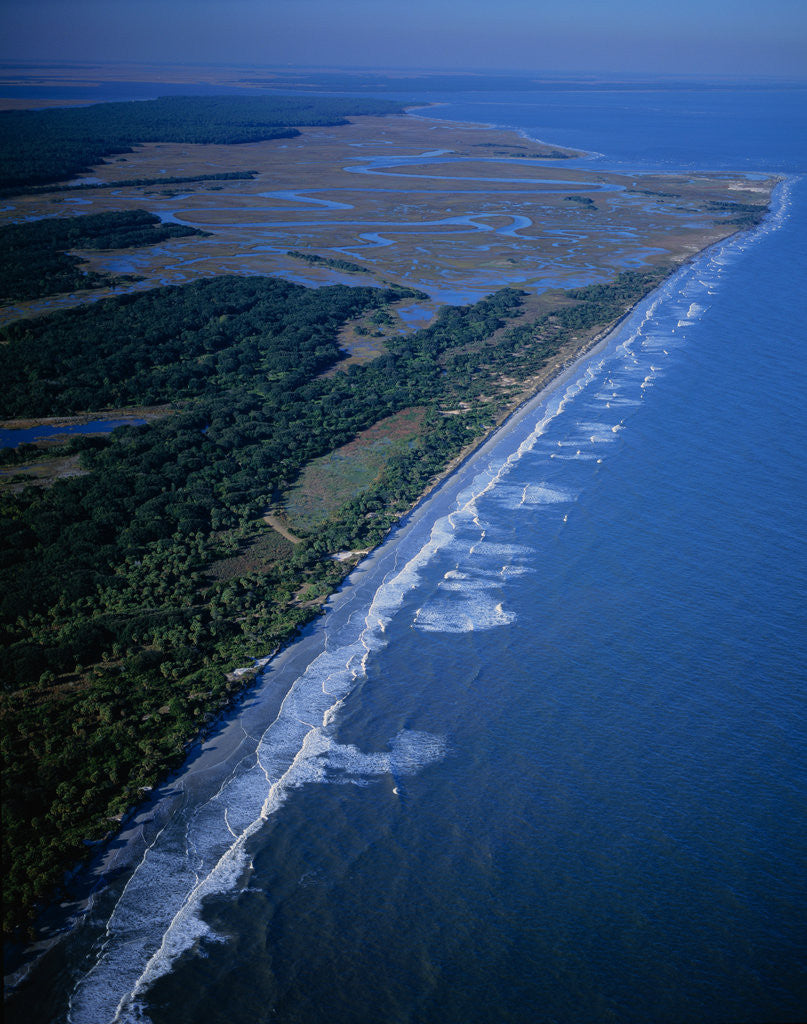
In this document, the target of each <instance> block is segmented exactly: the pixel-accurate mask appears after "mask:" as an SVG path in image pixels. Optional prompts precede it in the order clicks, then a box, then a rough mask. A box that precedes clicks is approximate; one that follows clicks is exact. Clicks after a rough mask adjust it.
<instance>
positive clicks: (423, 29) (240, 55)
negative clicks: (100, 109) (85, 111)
mask: <svg viewBox="0 0 807 1024" xmlns="http://www.w3.org/2000/svg"><path fill="white" fill-rule="evenodd" d="M0 30H2V31H0V40H2V41H0V57H2V58H4V59H26V60H38V59H39V60H85V59H89V60H111V61H129V60H134V61H172V62H193V63H195V62H219V63H246V64H264V65H268V66H278V65H286V64H293V65H305V66H311V65H316V66H323V65H324V66H338V65H347V66H355V67H373V68H384V67H389V68H393V67H395V68H447V69H451V68H465V69H480V70H484V69H501V70H532V71H553V70H554V71H612V72H614V71H616V72H619V71H626V72H650V71H660V72H667V73H676V72H678V73H684V74H690V73H707V72H713V73H717V74H754V75H796V76H799V77H807V0H553V2H551V3H550V2H548V0H0Z"/></svg>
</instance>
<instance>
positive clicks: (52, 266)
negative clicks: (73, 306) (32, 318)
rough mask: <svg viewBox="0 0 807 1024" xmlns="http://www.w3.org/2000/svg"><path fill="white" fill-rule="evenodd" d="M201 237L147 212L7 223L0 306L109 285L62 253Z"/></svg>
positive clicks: (1, 240)
mask: <svg viewBox="0 0 807 1024" xmlns="http://www.w3.org/2000/svg"><path fill="white" fill-rule="evenodd" d="M201 234H203V232H201V231H199V230H197V229H196V228H191V227H185V226H184V225H182V224H162V223H161V222H160V218H159V217H157V216H155V215H154V214H153V213H147V212H146V211H145V210H132V211H130V212H120V213H91V214H86V215H85V216H82V217H47V218H45V219H43V220H33V221H25V222H24V223H21V224H9V225H7V226H5V227H2V228H0V303H9V302H21V301H25V300H28V299H39V298H42V297H44V296H46V295H55V294H58V293H59V292H68V291H75V290H76V289H79V288H100V287H104V286H106V285H109V284H111V283H113V279H112V278H110V277H109V276H108V275H106V274H97V273H95V272H92V271H82V270H81V262H82V261H81V260H80V259H79V258H78V257H77V256H71V255H69V254H68V253H67V252H65V250H66V249H129V248H134V247H140V246H145V245H156V244H157V243H158V242H165V241H167V240H168V239H170V238H180V237H183V236H187V235H201Z"/></svg>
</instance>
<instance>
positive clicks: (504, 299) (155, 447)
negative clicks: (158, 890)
mask: <svg viewBox="0 0 807 1024" xmlns="http://www.w3.org/2000/svg"><path fill="white" fill-rule="evenodd" d="M651 283H652V278H651V277H650V276H649V275H640V274H628V275H623V276H622V278H620V281H619V283H618V284H617V285H616V286H615V288H613V289H610V288H609V287H608V286H597V288H595V289H577V290H575V291H574V292H573V293H567V295H566V299H565V300H564V301H565V303H566V304H565V305H563V306H562V308H560V309H557V310H555V312H553V313H551V314H547V316H546V317H544V318H543V319H540V320H539V321H537V322H536V323H533V324H530V325H526V326H524V325H522V326H518V327H510V328H507V326H506V325H507V322H508V320H509V319H510V318H512V317H513V316H514V315H515V314H517V313H518V312H519V310H520V308H521V302H522V294H521V293H520V292H518V291H515V290H513V289H505V290H503V291H501V292H498V293H496V294H495V295H493V296H491V297H490V298H488V299H485V300H483V301H482V302H479V303H477V304H475V305H473V306H469V307H462V308H451V307H449V308H445V309H443V310H442V311H441V312H440V314H439V316H438V318H437V320H436V322H435V323H434V324H433V325H432V326H430V327H429V328H426V329H424V330H421V331H418V332H415V333H413V334H410V335H409V336H407V337H396V338H394V339H390V340H389V342H388V351H387V352H386V353H385V354H383V355H382V356H380V357H379V358H378V359H376V360H374V361H373V362H371V363H368V364H365V365H363V366H356V365H353V366H350V367H349V369H348V370H347V371H345V372H341V373H336V374H329V375H327V376H323V372H322V371H323V370H325V369H328V368H330V367H333V366H334V365H335V364H336V363H337V362H338V360H339V359H340V358H341V354H340V351H339V347H338V331H339V328H340V326H341V325H342V324H343V323H345V322H346V320H348V319H350V318H354V317H356V316H358V315H360V314H361V313H363V312H365V311H368V310H372V309H378V310H383V309H384V307H385V306H386V305H387V304H388V303H390V302H392V301H394V300H396V299H398V298H404V297H406V296H407V295H410V296H411V294H412V293H407V292H403V291H401V290H400V289H399V290H387V291H381V290H378V289H364V288H358V289H355V288H347V287H343V286H334V287H329V288H321V289H305V288H301V287H299V286H296V285H293V284H290V283H288V282H285V281H276V280H270V279H263V278H255V277H249V278H230V277H228V278H217V279H213V280H208V281H200V282H196V283H194V284H191V285H186V286H183V287H179V288H161V289H155V290H153V291H149V292H146V293H140V294H137V295H128V296H123V297H120V298H115V299H110V300H104V301H102V302H100V303H96V304H93V306H92V307H91V308H89V309H77V310H69V311H65V312H62V313H59V314H55V315H53V316H51V317H48V318H43V319H41V320H37V321H30V322H28V323H25V324H17V325H14V326H12V328H9V329H8V330H7V331H6V332H5V334H4V339H5V340H6V341H7V344H6V346H5V348H4V355H6V354H8V356H9V361H10V363H9V365H13V366H14V368H15V369H14V373H13V387H12V388H10V389H9V388H5V389H4V391H8V392H9V394H10V397H9V399H8V400H7V405H6V407H5V409H4V411H3V412H2V413H1V414H0V415H12V412H11V410H13V414H14V415H21V414H30V413H32V412H34V411H36V414H37V415H44V414H46V413H53V412H56V411H59V412H65V413H67V412H75V411H78V410H79V409H83V408H86V407H87V406H88V404H89V405H90V407H95V408H98V407H99V406H103V405H109V404H113V405H114V404H116V403H118V402H120V401H127V402H133V401H139V400H148V401H150V402H172V403H174V406H175V409H176V411H175V412H174V413H173V414H172V415H170V416H168V417H166V418H165V419H162V420H160V421H156V422H153V423H151V424H150V425H148V426H144V427H139V428H126V429H122V430H119V431H117V432H115V434H114V435H113V436H112V437H111V438H98V437H95V438H89V437H88V438H75V439H73V440H72V441H71V442H69V444H68V445H67V446H66V447H67V450H69V451H70V452H71V453H73V454H74V455H75V454H78V455H79V456H80V459H81V463H82V466H83V469H84V471H85V475H83V476H77V477H71V478H69V479H62V480H59V481H57V482H56V483H55V484H54V485H53V486H51V487H50V488H48V489H44V488H38V487H34V486H29V487H27V488H25V489H24V490H22V491H20V492H11V491H9V490H6V491H5V492H4V493H2V523H3V537H2V544H0V552H1V554H0V637H1V638H2V646H3V650H2V654H0V675H2V678H3V680H4V686H5V689H4V693H3V696H2V715H3V737H2V750H3V760H4V772H3V787H4V791H3V801H4V808H5V811H4V825H5V828H4V832H3V844H4V863H5V864H6V865H7V866H8V867H7V876H6V917H5V925H6V927H11V926H13V925H15V924H16V923H18V922H20V921H21V920H23V919H24V917H25V915H26V914H27V913H29V912H30V911H31V908H32V907H33V906H34V905H35V904H36V901H37V900H41V899H44V898H45V897H47V896H48V894H49V893H51V892H52V887H53V886H54V885H55V884H57V883H58V882H59V880H60V877H61V873H62V871H64V869H65V867H66V866H68V865H69V864H70V862H71V861H72V860H74V859H75V858H77V857H78V856H80V854H81V853H82V851H83V850H84V849H85V847H84V845H83V841H84V840H87V839H95V838H98V837H99V836H102V835H103V834H104V833H105V832H106V831H107V830H108V829H109V827H110V822H109V818H110V816H113V815H115V814H118V813H120V812H121V811H123V810H124V809H125V808H126V807H127V806H129V805H131V804H132V803H133V802H135V801H136V799H137V795H138V791H139V789H140V787H142V786H146V785H152V784H154V783H155V782H156V781H157V780H158V779H159V777H160V776H161V774H162V773H164V772H165V770H166V768H167V767H168V766H169V765H170V764H172V763H176V761H177V760H179V759H180V758H181V757H182V755H183V751H184V749H185V748H184V744H185V743H186V742H187V741H188V740H189V739H190V738H192V737H193V736H194V735H195V734H196V733H197V732H198V730H199V729H200V728H201V727H202V725H203V724H204V722H205V721H206V719H207V717H208V716H209V715H210V714H211V713H212V712H214V711H215V710H216V709H218V708H220V707H221V706H222V704H223V703H225V702H226V701H227V699H228V697H229V695H230V694H232V692H233V691H234V690H235V689H237V683H235V682H232V681H229V680H228V678H227V675H226V673H227V670H228V669H230V668H232V667H234V666H235V665H238V664H244V663H245V662H246V661H247V660H248V659H249V658H250V657H251V656H259V655H263V654H266V653H267V652H268V651H269V650H271V649H272V648H273V647H275V646H277V645H279V644H281V643H283V642H285V641H286V640H288V639H289V638H290V637H291V636H292V635H293V634H294V632H295V630H296V629H297V628H298V627H299V625H300V624H301V623H303V622H305V621H307V620H308V619H310V618H311V616H312V615H315V614H316V606H313V605H311V604H310V600H311V598H312V597H314V598H316V597H317V596H324V595H326V594H327V593H329V592H330V591H331V590H332V589H333V587H334V586H335V585H336V584H337V583H338V582H339V580H340V579H341V578H342V577H343V575H344V573H345V572H346V571H347V567H346V566H345V565H343V564H341V563H336V562H334V561H332V560H330V559H328V558H327V555H328V554H329V553H331V552H333V551H336V550H340V549H354V548H363V547H367V546H370V545H372V544H374V543H376V542H378V541H379V540H380V539H381V538H382V537H383V535H384V534H385V532H386V530H387V529H388V528H389V526H390V524H391V523H392V522H394V521H395V518H396V517H397V516H398V515H399V514H400V512H401V511H402V510H403V509H405V508H406V507H408V505H409V504H411V502H412V501H414V500H415V499H416V498H417V496H418V495H419V494H420V493H422V491H423V489H424V488H425V486H426V485H427V484H428V483H429V481H430V480H431V479H432V477H433V475H434V474H435V473H437V472H439V471H440V470H441V469H442V468H443V467H444V466H445V465H446V463H447V462H448V461H449V460H450V459H451V458H452V457H454V456H455V455H457V454H458V453H459V452H460V451H462V449H463V448H464V447H465V446H466V445H467V444H468V443H469V442H470V441H472V440H474V439H475V438H478V437H479V436H480V435H481V434H482V433H483V432H484V431H485V430H486V429H488V428H489V427H490V426H491V425H492V423H493V422H494V421H495V418H496V416H497V415H498V414H499V413H500V412H501V410H502V409H503V408H504V406H505V404H506V402H507V401H508V400H509V399H511V397H512V394H511V388H512V383H504V381H505V380H506V381H510V382H512V379H513V378H516V379H519V378H522V379H523V378H524V377H526V376H528V375H529V374H531V373H532V372H534V370H535V369H536V368H537V367H540V366H542V365H543V364H544V363H545V362H546V360H547V359H548V358H550V356H551V355H552V354H554V353H555V352H557V350H558V349H559V347H560V346H561V345H562V344H564V342H568V341H569V339H570V337H571V336H572V334H573V333H575V332H577V331H579V330H580V325H587V326H588V327H591V325H594V324H601V325H602V324H604V323H607V322H609V321H610V320H612V319H613V318H614V317H615V315H619V314H620V313H622V312H624V311H625V308H626V305H627V304H632V302H634V301H635V300H636V298H638V297H639V295H640V294H642V292H643V291H646V290H647V289H648V288H649V287H650V286H651ZM85 378H86V379H85ZM460 403H462V408H463V409H465V410H466V411H464V412H463V413H461V414H460V415H452V416H446V415H444V412H445V411H446V410H449V409H451V410H456V407H457V406H459V405H460ZM415 405H417V406H424V407H426V410H427V412H426V415H425V418H424V426H423V430H422V433H421V435H420V437H419V438H418V439H417V440H416V442H415V443H414V444H413V445H412V446H411V447H410V448H409V449H407V450H406V451H404V452H402V453H400V454H399V455H397V456H396V457H395V458H394V459H392V460H390V462H389V464H388V465H387V467H386V469H385V471H384V472H383V473H382V474H381V476H380V477H379V479H378V480H377V481H376V483H375V484H374V485H373V486H372V487H370V488H369V489H368V490H366V491H364V492H363V493H361V494H359V495H357V496H356V497H355V498H354V499H353V501H351V502H349V503H348V504H347V505H346V506H345V507H344V508H343V509H342V510H341V512H340V513H339V514H337V515H335V516H334V517H332V518H331V520H330V521H329V522H327V523H326V524H325V525H324V526H322V527H321V528H319V529H318V530H317V531H316V532H315V533H312V534H311V535H310V536H308V537H306V538H305V540H304V542H303V543H301V544H298V545H297V546H295V548H294V550H293V552H292V553H291V554H289V555H288V556H287V557H285V558H274V559H269V560H264V561H261V562H256V563H255V564H254V565H253V566H252V567H251V568H249V569H244V570H232V571H228V572H222V571H219V570H218V569H217V566H221V565H227V564H230V562H232V560H233V556H234V555H237V554H238V553H239V552H244V551H246V552H248V551H249V550H250V544H251V543H252V542H253V541H254V539H255V537H256V535H260V532H261V529H262V528H261V527H260V526H259V525H258V524H260V522H261V516H262V514H263V512H264V511H265V509H266V507H267V506H268V505H269V504H270V503H274V502H276V501H277V500H279V499H280V497H281V496H282V494H283V492H284V491H285V490H286V489H287V488H288V487H289V486H290V485H291V484H292V483H293V482H294V481H295V480H296V479H297V477H298V476H299V474H300V472H301V471H302V469H303V468H304V466H305V465H306V464H307V463H308V462H309V461H310V460H311V459H313V458H316V457H318V456H321V455H324V454H327V453H328V452H330V451H333V450H334V449H335V448H337V447H339V446H340V445H342V444H344V443H345V442H347V441H349V440H351V439H352V438H354V437H355V436H356V433H357V432H358V431H360V430H363V429H365V428H366V427H369V426H371V425H372V424H373V423H376V422H377V421H378V420H380V419H382V418H383V417H385V416H388V415H390V414H391V413H394V412H398V411H400V410H402V409H405V408H408V407H411V406H415ZM263 529H264V530H265V529H268V528H263ZM228 560H229V561H228ZM301 594H304V595H305V596H304V598H301V596H300V595H301Z"/></svg>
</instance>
